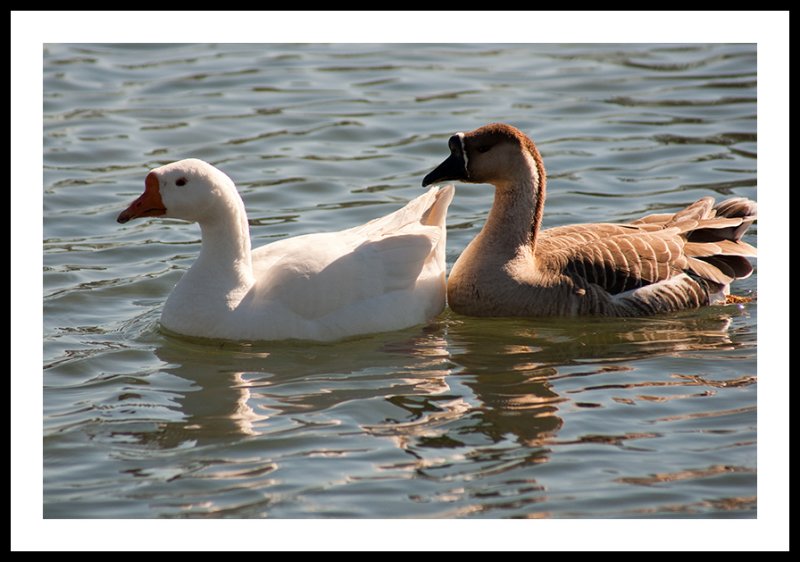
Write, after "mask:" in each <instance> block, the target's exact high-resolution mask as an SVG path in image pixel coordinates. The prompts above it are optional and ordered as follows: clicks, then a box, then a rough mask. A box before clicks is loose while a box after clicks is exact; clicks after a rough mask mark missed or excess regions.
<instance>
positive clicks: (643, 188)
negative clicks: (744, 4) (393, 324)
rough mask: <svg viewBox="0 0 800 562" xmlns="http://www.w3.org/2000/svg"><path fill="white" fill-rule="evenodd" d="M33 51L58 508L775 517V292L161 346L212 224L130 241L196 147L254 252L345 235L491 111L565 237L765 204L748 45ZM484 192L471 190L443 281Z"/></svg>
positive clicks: (153, 229) (52, 503)
mask: <svg viewBox="0 0 800 562" xmlns="http://www.w3.org/2000/svg"><path fill="white" fill-rule="evenodd" d="M43 59H44V138H43V142H44V198H43V201H44V240H43V264H44V269H43V282H44V301H43V306H44V335H43V351H44V366H43V380H44V403H43V410H44V411H43V414H44V420H43V421H44V429H43V431H44V435H43V452H44V467H43V469H44V482H43V502H44V504H43V513H44V517H45V518H48V519H52V518H162V517H166V518H195V517H196V518H218V517H232V518H528V517H531V518H754V517H756V515H757V511H756V504H757V493H756V478H757V474H756V445H757V432H756V429H757V428H756V413H757V412H756V386H757V385H756V335H757V330H756V325H757V308H758V306H757V303H756V302H753V303H750V304H747V305H744V306H726V307H717V308H713V309H706V310H702V311H695V312H691V313H683V314H679V315H674V316H663V317H659V318H654V319H634V320H580V321H575V320H547V321H542V320H532V319H515V320H508V319H473V318H466V317H461V316H458V315H455V314H453V313H451V312H450V311H445V313H444V314H443V315H442V316H441V317H439V318H438V319H437V320H436V321H434V322H432V323H431V324H430V325H428V326H419V327H416V328H413V329H409V330H405V331H402V332H394V333H388V334H380V335H374V336H369V337H364V338H357V339H353V340H348V341H345V342H339V343H335V344H325V345H318V344H307V343H303V344H299V343H275V344H260V345H258V346H243V345H235V344H220V345H208V344H205V343H200V342H195V341H189V340H185V339H181V338H176V337H172V336H169V335H167V334H164V333H162V332H161V331H160V330H159V327H158V317H159V314H160V310H161V306H162V305H163V303H164V300H165V299H166V297H167V295H168V294H169V292H170V290H171V288H172V287H173V286H174V284H175V283H176V282H177V280H178V279H179V278H180V276H181V274H182V273H183V272H184V271H185V270H186V269H187V268H188V267H189V266H190V265H191V263H192V261H193V260H194V258H195V257H196V255H197V253H198V251H199V240H200V235H199V229H198V228H197V226H196V225H191V224H185V223H182V222H180V221H174V220H161V219H145V220H139V221H133V222H131V223H128V224H126V225H124V226H123V225H119V224H117V223H116V222H115V218H116V215H117V214H118V213H119V212H120V211H121V210H122V209H124V208H125V207H126V206H127V205H128V204H129V203H130V202H131V201H132V200H133V198H135V197H136V196H138V195H139V193H141V191H142V189H143V181H144V176H145V175H146V173H147V171H148V170H149V169H150V168H152V167H155V166H158V165H160V164H164V163H167V162H171V161H174V160H179V159H182V158H187V157H197V158H202V159H204V160H207V161H209V162H211V163H213V164H215V165H216V166H218V167H219V168H221V169H222V170H223V171H225V172H226V173H227V174H228V175H229V176H231V178H233V180H234V181H235V182H236V183H237V185H238V186H239V189H240V192H241V194H242V197H243V199H244V201H245V205H246V207H247V210H248V215H249V218H250V221H251V232H252V237H253V244H254V245H261V244H265V243H268V242H270V241H272V240H276V239H279V238H283V237H286V236H294V235H298V234H304V233H309V232H318V231H322V230H338V229H340V228H344V227H348V226H354V225H357V224H361V223H363V222H366V221H367V220H369V219H372V218H375V217H377V216H381V215H383V214H386V213H388V212H390V211H392V210H394V209H397V208H399V207H400V206H401V205H402V204H403V203H405V202H406V201H408V200H410V199H412V198H413V197H415V196H417V195H418V194H420V193H421V192H422V188H421V187H420V182H421V179H422V177H423V176H424V174H426V173H427V172H428V171H430V170H431V169H432V168H433V167H434V166H435V165H437V164H438V163H439V162H440V161H441V160H442V159H443V158H444V156H446V154H447V138H448V137H449V136H450V135H451V134H452V133H454V132H456V131H462V130H463V131H466V130H471V129H473V128H475V127H478V126H480V125H482V124H485V123H488V122H492V121H504V122H508V123H512V124H514V125H516V126H517V127H519V128H520V129H522V130H523V131H526V132H527V133H529V134H530V135H531V137H532V138H533V139H534V140H535V142H536V143H537V146H538V147H539V149H540V151H541V152H542V155H543V158H544V162H545V166H546V167H547V171H548V180H549V181H548V198H547V204H546V207H545V226H556V225H560V224H569V223H575V222H590V221H615V220H630V219H632V218H636V217H638V216H640V215H642V214H644V213H648V212H654V211H661V210H676V209H678V208H680V207H681V206H683V205H686V204H688V203H690V202H692V201H694V200H696V199H698V198H700V197H703V196H706V195H711V196H714V197H716V198H725V197H729V196H746V197H750V198H753V199H757V194H756V154H757V145H756V50H755V46H753V45H748V44H738V45H724V44H715V45H687V46H681V45H613V44H606V45H526V44H514V45H470V44H463V45H461V44H453V45H447V44H445V45H419V44H409V45H370V44H363V45H355V44H353V45H348V44H339V45H306V44H293V45H253V44H242V45H80V44H64V45H57V44H50V45H46V46H45V49H44V54H43ZM491 200H492V192H491V188H489V187H487V186H478V185H459V186H457V191H456V197H455V200H454V202H453V204H452V206H451V208H450V213H449V216H448V249H447V260H448V265H449V266H452V264H453V263H454V261H455V259H456V258H457V257H458V255H459V253H460V251H461V250H462V249H463V248H464V247H465V246H466V244H467V243H468V242H469V241H470V240H471V239H472V238H473V237H474V236H475V234H476V233H477V232H478V231H479V229H480V227H481V225H482V222H483V220H484V219H485V216H486V213H487V211H488V209H489V207H490V206H491ZM757 230H758V229H757V225H754V226H753V227H752V228H751V229H750V231H749V233H748V235H747V236H746V237H745V240H746V241H747V242H750V243H751V244H754V245H758V241H757ZM756 279H757V272H756V273H755V274H754V275H753V276H752V277H750V278H748V279H746V280H743V281H740V282H738V283H737V284H736V285H735V286H734V288H733V289H734V292H735V293H737V294H745V295H746V294H751V293H754V292H755V289H756Z"/></svg>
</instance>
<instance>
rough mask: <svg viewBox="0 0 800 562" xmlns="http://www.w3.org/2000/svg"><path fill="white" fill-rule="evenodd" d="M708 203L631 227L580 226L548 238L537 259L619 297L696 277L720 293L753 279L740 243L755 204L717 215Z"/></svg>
mask: <svg viewBox="0 0 800 562" xmlns="http://www.w3.org/2000/svg"><path fill="white" fill-rule="evenodd" d="M713 204H714V200H713V198H711V197H705V198H703V199H700V200H699V201H696V202H695V203H693V204H691V205H689V206H688V207H686V208H685V209H682V210H681V211H679V212H677V213H671V214H658V215H649V216H646V217H643V218H642V219H639V220H637V221H634V222H633V223H631V224H604V223H601V224H580V225H572V226H562V227H557V228H551V229H547V230H543V231H541V232H540V233H539V235H538V237H537V241H536V249H535V254H536V258H537V262H538V264H539V265H540V267H541V268H543V269H545V270H547V271H550V272H551V273H554V274H560V275H566V276H568V277H570V278H572V279H573V280H574V281H575V282H576V283H577V284H578V286H584V285H583V284H584V283H594V284H596V285H599V286H600V287H602V288H603V289H605V290H606V291H607V292H608V293H610V294H612V295H614V294H618V293H622V292H625V291H628V290H631V289H637V288H639V287H643V286H645V285H650V284H653V283H657V282H659V281H664V280H666V279H670V278H672V277H673V276H675V275H678V274H680V273H681V272H686V273H690V274H692V275H695V276H697V277H700V278H703V279H705V280H707V281H711V282H713V283H716V284H718V285H721V286H726V285H728V284H729V283H730V282H731V281H733V279H737V278H743V277H747V276H748V275H750V273H752V266H751V265H750V262H749V261H748V260H747V258H746V257H747V256H755V255H756V250H755V248H753V247H752V246H750V245H749V244H747V243H746V242H743V241H741V240H740V238H741V236H742V234H743V233H744V231H745V230H746V228H747V227H748V226H749V225H750V224H751V223H752V222H753V221H754V220H755V217H756V209H755V203H754V202H752V201H748V200H745V199H730V200H728V201H723V202H722V203H720V204H719V205H717V206H716V207H712V206H713Z"/></svg>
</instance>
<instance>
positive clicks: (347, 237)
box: [161, 186, 453, 341]
mask: <svg viewBox="0 0 800 562" xmlns="http://www.w3.org/2000/svg"><path fill="white" fill-rule="evenodd" d="M452 197H453V187H452V186H446V187H443V188H434V189H432V190H430V191H429V192H427V193H425V194H423V195H421V196H420V197H418V198H416V199H414V200H413V201H411V202H410V203H409V204H408V205H406V206H405V207H403V208H402V209H399V210H398V211H395V212H393V213H391V214H389V215H386V216H384V217H381V218H378V219H375V220H373V221H370V222H368V223H366V224H364V225H361V226H357V227H354V228H350V229H347V230H343V231H340V232H330V233H319V234H308V235H304V236H297V237H293V238H287V239H284V240H280V241H277V242H274V243H271V244H268V245H266V246H262V247H260V248H257V249H255V250H253V251H252V253H251V260H252V283H251V284H249V285H248V286H239V287H236V288H233V290H231V288H228V287H223V288H222V290H220V288H221V287H222V286H224V285H225V282H223V281H220V280H218V279H215V271H214V269H213V268H210V267H209V268H205V269H204V270H203V271H200V272H195V271H193V269H194V268H192V270H190V271H189V272H187V274H186V275H185V277H184V279H182V280H181V282H179V283H178V285H177V286H176V288H175V289H174V291H173V292H172V294H171V295H170V297H169V298H168V300H167V303H166V304H165V306H164V311H163V313H162V319H161V322H162V324H163V325H164V327H166V328H167V329H168V330H171V331H174V332H177V333H181V334H186V335H191V336H199V337H206V338H215V339H231V340H253V341H255V340H278V339H305V340H318V341H331V340H336V339H341V338H345V337H349V336H354V335H359V334H367V333H374V332H384V331H391V330H397V329H402V328H407V327H410V326H414V325H417V324H421V323H424V322H426V321H428V320H429V319H430V318H432V317H434V316H436V315H437V314H439V313H440V312H441V311H442V310H443V309H444V306H445V298H446V297H445V295H446V281H445V260H444V254H445V252H444V247H445V242H446V230H445V217H446V213H447V207H448V205H449V204H450V201H451V200H452Z"/></svg>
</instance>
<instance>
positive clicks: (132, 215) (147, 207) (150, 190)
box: [117, 172, 167, 223]
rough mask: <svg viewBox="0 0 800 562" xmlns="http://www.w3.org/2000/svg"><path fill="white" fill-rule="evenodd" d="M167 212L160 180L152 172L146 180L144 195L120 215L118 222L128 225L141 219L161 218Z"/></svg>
mask: <svg viewBox="0 0 800 562" xmlns="http://www.w3.org/2000/svg"><path fill="white" fill-rule="evenodd" d="M166 212H167V209H166V207H164V202H163V201H161V192H160V191H159V190H158V178H157V177H156V175H155V174H154V173H153V172H150V173H149V174H147V177H146V178H145V180H144V193H142V194H141V195H140V196H139V198H138V199H137V200H136V201H134V202H133V203H131V204H130V206H128V208H127V209H125V210H124V211H122V212H121V213H120V214H119V216H118V217H117V222H118V223H126V222H128V221H129V220H131V219H138V218H139V217H160V216H161V215H163V214H165V213H166Z"/></svg>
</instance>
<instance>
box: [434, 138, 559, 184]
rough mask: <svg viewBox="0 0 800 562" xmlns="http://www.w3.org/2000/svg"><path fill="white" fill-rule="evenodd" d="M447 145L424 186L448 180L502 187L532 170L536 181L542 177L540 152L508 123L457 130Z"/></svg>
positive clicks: (526, 176) (529, 174)
mask: <svg viewBox="0 0 800 562" xmlns="http://www.w3.org/2000/svg"><path fill="white" fill-rule="evenodd" d="M448 145H449V147H450V156H448V157H447V159H446V160H445V161H444V162H442V163H441V164H439V166H437V167H436V169H435V170H433V171H432V172H431V173H429V174H428V175H427V176H425V178H424V179H423V180H422V185H423V187H425V186H428V185H430V184H432V183H438V182H442V181H448V180H455V181H463V182H467V183H490V184H492V185H495V186H496V187H503V186H506V185H510V184H514V183H516V181H517V180H518V179H520V178H525V179H530V176H531V173H532V172H531V171H532V170H534V173H535V174H536V176H537V180H538V181H539V182H542V181H543V180H544V166H543V165H542V158H541V156H540V155H539V151H538V150H537V149H536V146H535V145H534V144H533V141H532V140H531V139H530V138H528V137H527V136H526V135H525V134H524V133H523V132H522V131H520V130H519V129H517V128H515V127H512V126H511V125H506V124H504V123H491V124H489V125H484V126H483V127H480V128H478V129H475V130H474V131H470V132H469V133H456V134H455V135H453V136H452V137H450V140H449V141H448Z"/></svg>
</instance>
